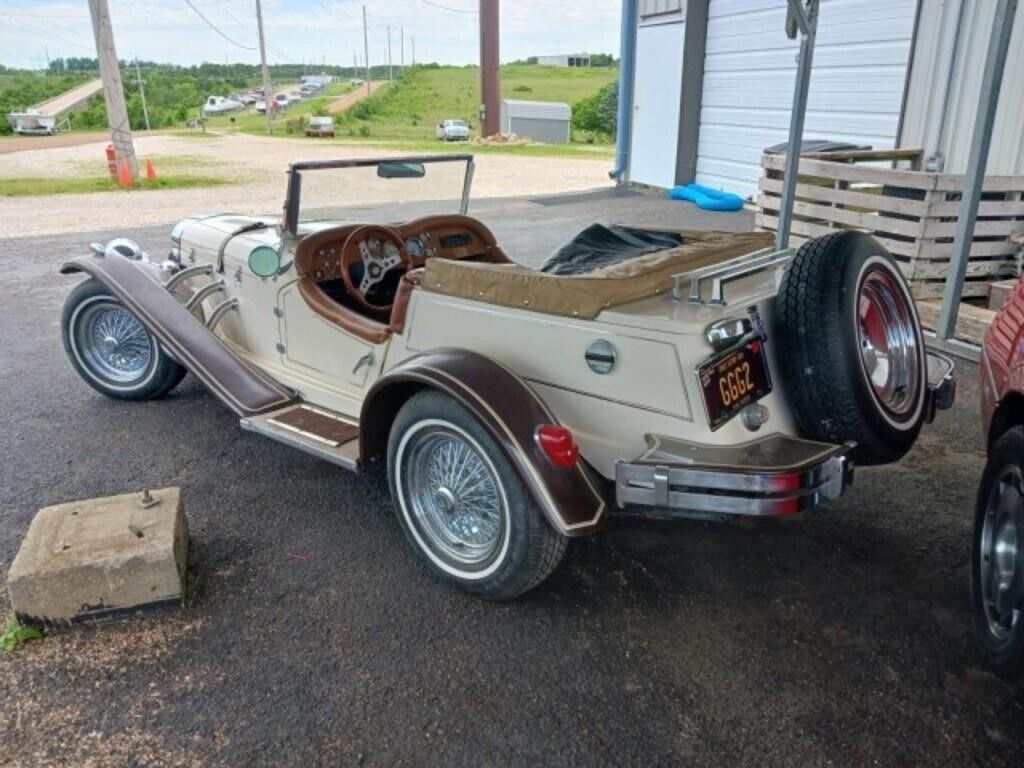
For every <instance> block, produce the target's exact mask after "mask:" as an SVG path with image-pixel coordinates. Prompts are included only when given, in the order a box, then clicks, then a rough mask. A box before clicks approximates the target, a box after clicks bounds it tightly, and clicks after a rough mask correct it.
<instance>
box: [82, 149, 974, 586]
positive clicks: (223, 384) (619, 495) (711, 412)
mask: <svg viewBox="0 0 1024 768" xmlns="http://www.w3.org/2000/svg"><path fill="white" fill-rule="evenodd" d="M453 168H457V169H458V178H459V179H461V182H462V186H463V189H462V195H461V198H459V200H458V201H457V202H456V203H455V210H454V211H452V212H450V213H447V214H431V215H425V216H418V217H416V218H411V219H408V220H403V221H393V222H392V223H390V224H386V225H385V224H380V223H368V222H366V221H361V222H348V221H344V220H338V218H337V217H338V216H339V215H340V214H338V213H337V212H335V213H334V214H333V215H334V217H335V219H334V220H324V219H323V218H321V214H322V210H321V209H315V210H314V209H313V208H312V207H307V204H306V201H305V195H304V189H306V188H307V187H309V188H316V184H315V182H314V179H321V180H322V179H324V178H327V177H328V176H330V177H331V178H332V180H333V179H335V178H336V177H338V176H344V175H345V173H346V172H349V173H352V172H357V171H358V172H361V173H364V174H366V175H367V176H368V177H372V179H374V180H375V181H376V182H380V183H384V184H387V185H390V187H389V190H390V194H391V195H392V196H394V195H399V196H400V195H401V190H402V186H403V185H404V184H414V185H415V184H417V183H419V184H423V183H426V181H427V180H429V179H430V177H431V174H433V173H435V172H437V171H438V169H442V170H444V169H447V170H449V171H450V170H451V169H453ZM367 172H369V173H367ZM472 173H473V160H472V157H471V156H468V155H441V156H435V157H407V158H397V159H387V160H379V159H375V160H361V161H352V160H346V161H337V162H305V163H294V164H292V166H291V167H290V170H289V176H288V189H287V196H286V199H285V205H284V214H283V218H281V219H280V220H277V219H276V217H251V216H239V215H233V214H213V215H201V216H193V217H190V218H188V219H185V220H184V221H182V222H181V223H179V224H178V225H177V226H175V227H174V229H173V231H172V233H171V241H172V242H171V251H170V256H169V257H168V258H165V259H159V260H155V259H151V258H150V257H148V256H147V255H146V254H145V253H143V252H142V250H141V249H140V248H139V247H138V246H137V245H135V244H134V243H132V242H130V241H127V240H114V241H112V242H110V243H108V244H107V245H105V246H102V245H95V246H93V253H92V255H89V256H84V257H81V258H77V259H74V260H72V261H70V262H69V263H67V264H65V265H64V267H63V268H62V271H63V272H64V273H79V272H81V273H85V274H86V275H88V276H89V279H88V280H86V281H84V282H82V283H80V284H79V285H78V286H77V287H76V288H75V289H74V290H73V291H72V293H71V295H70V296H69V298H68V300H67V303H66V306H65V309H64V313H63V324H62V327H63V337H64V344H65V348H66V350H67V354H68V357H69V359H70V361H71V363H72V365H73V366H74V367H75V369H76V370H77V371H78V373H79V374H80V375H81V377H82V378H83V379H84V380H85V381H86V382H87V383H88V384H90V385H91V386H92V387H94V388H95V389H96V390H98V391H100V392H102V393H103V394H105V395H108V396H110V397H114V398H121V399H125V400H142V399H151V398H157V397H161V396H163V395H166V394H167V393H168V392H170V391H171V390H172V389H173V388H174V386H175V385H176V384H177V383H178V382H179V381H181V379H182V377H183V376H184V375H185V372H186V371H189V372H191V373H192V374H193V376H195V377H196V378H197V379H199V380H200V381H202V382H203V383H204V384H205V385H206V386H207V387H208V388H209V390H210V391H211V392H212V393H213V394H214V395H215V396H216V397H217V398H219V399H220V400H221V401H222V402H223V403H224V405H226V406H227V407H228V408H230V409H231V410H232V411H234V412H235V413H236V414H237V415H238V416H239V418H240V420H241V426H242V428H244V429H247V430H251V431H253V432H256V433H259V434H261V435H265V436H267V437H269V438H271V439H274V440H278V441H280V442H282V443H285V444H287V445H290V446H292V447H295V448H298V449H300V450H303V451H307V452H309V453H312V454H314V455H316V456H319V457H321V458H323V459H325V460H327V461H331V462H334V463H336V464H339V465H341V466H343V467H346V468H349V469H353V470H355V469H358V468H359V467H360V466H362V465H364V464H365V463H366V462H369V461H373V460H375V459H379V460H381V461H385V462H386V464H387V471H388V476H389V482H390V488H391V493H392V495H393V498H394V501H395V506H396V510H397V515H398V519H399V521H400V523H401V526H402V528H403V529H404V531H405V533H406V535H407V537H408V539H409V541H410V543H411V544H412V547H413V548H414V549H415V550H416V551H417V552H418V553H419V555H421V556H422V557H423V558H424V560H425V561H426V563H427V564H428V565H429V566H430V568H431V569H433V571H434V572H436V573H437V574H439V575H440V576H442V577H444V578H446V579H448V580H450V581H452V582H454V583H456V584H457V585H459V586H460V587H462V588H464V589H466V590H469V591H471V592H474V593H477V594H480V595H483V596H487V597H491V598H499V599H501V598H511V597H514V596H516V595H518V594H521V593H522V592H524V591H526V590H528V589H530V588H531V587H533V586H534V585H536V584H538V583H539V582H540V581H542V580H543V579H544V578H545V577H547V576H548V575H549V574H550V573H551V572H552V571H553V570H554V568H555V567H556V566H557V565H558V563H559V560H560V559H561V557H562V554H563V552H564V551H565V547H566V542H567V540H568V538H570V537H573V536H582V535H585V534H589V533H592V532H594V531H596V530H597V529H598V528H599V527H600V526H601V525H602V524H603V523H604V522H605V521H606V520H607V518H608V516H609V515H610V514H612V513H614V512H617V511H622V512H632V513H639V514H650V515H657V516H663V517H664V516H668V517H703V518H721V517H728V516H736V515H789V514H793V513H796V512H801V511H805V510H810V509H813V508H814V507H816V506H818V505H819V504H821V503H822V502H824V501H827V500H829V499H835V498H837V497H838V496H839V495H840V494H841V493H842V492H843V491H844V489H845V488H846V487H847V485H848V484H849V483H850V481H851V479H852V473H853V466H854V464H855V463H857V462H859V463H862V464H879V463H885V462H893V461H896V460H898V459H899V458H900V457H901V456H903V454H904V453H906V451H907V450H908V449H909V448H910V447H911V446H912V445H913V443H914V441H915V439H916V437H917V435H918V432H919V430H920V429H921V427H922V424H924V423H926V422H928V421H930V420H931V419H932V418H933V416H934V414H935V411H936V409H937V408H945V407H948V406H949V405H950V404H951V402H952V398H953V392H954V387H953V365H952V363H951V362H950V361H949V360H948V359H947V358H944V357H941V356H938V355H935V354H932V353H930V352H927V351H926V349H925V346H924V340H923V338H922V334H921V328H920V325H919V323H918V319H917V315H916V312H915V308H914V303H913V301H912V299H911V296H910V293H909V291H908V288H907V285H906V283H905V281H904V279H903V277H902V275H901V273H900V271H899V269H898V268H897V266H896V265H895V264H894V262H893V261H892V260H891V258H890V257H889V256H888V255H887V254H886V252H885V251H884V250H883V249H882V248H881V247H880V246H879V245H878V243H876V242H875V241H874V240H873V239H872V238H870V237H868V236H867V235H864V234H861V233H855V232H837V233H835V234H830V235H827V236H825V237H822V238H820V239H817V240H813V241H811V242H809V243H807V244H805V245H804V246H803V247H801V248H800V250H799V251H798V252H796V253H794V252H793V251H792V250H789V249H784V250H776V249H775V248H773V247H771V236H770V235H769V234H767V233H758V232H750V233H742V234H735V233H732V234H728V233H721V232H672V231H655V230H638V229H630V228H626V227H603V226H599V225H595V226H594V227H590V228H588V229H586V230H585V231H584V232H582V233H580V235H579V236H578V237H576V238H574V239H573V240H572V241H571V242H569V243H566V244H565V245H564V246H563V247H561V248H560V249H558V251H557V252H556V253H555V254H553V255H552V257H551V258H550V259H549V260H548V262H547V263H546V264H545V265H544V267H543V268H542V269H529V268H526V267H524V266H520V265H518V264H516V263H513V262H512V261H511V260H510V259H509V258H508V256H507V255H506V254H505V252H504V251H503V250H502V247H501V244H500V243H499V242H498V241H497V240H496V238H495V237H494V235H493V234H492V232H491V230H490V229H489V228H488V227H487V226H485V225H484V223H483V222H481V221H479V220H478V219H476V218H473V217H471V216H469V215H467V206H468V201H469V193H470V185H471V180H472ZM340 183H341V182H340V181H332V182H331V184H328V185H326V186H324V185H321V186H322V188H324V189H326V190H328V191H329V190H330V189H334V188H336V187H335V186H332V185H334V184H340ZM310 185H312V186H310ZM430 189H433V188H432V187H431V188H430ZM368 194H369V193H368ZM360 215H361V216H363V215H365V216H366V217H367V218H370V217H371V214H369V213H360Z"/></svg>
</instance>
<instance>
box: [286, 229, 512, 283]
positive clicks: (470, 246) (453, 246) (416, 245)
mask: <svg viewBox="0 0 1024 768" xmlns="http://www.w3.org/2000/svg"><path fill="white" fill-rule="evenodd" d="M358 226H359V225H349V226H344V227H338V228H336V229H330V230H324V231H322V232H317V233H315V234H312V235H309V236H307V237H306V238H305V241H304V242H303V243H302V244H300V247H299V251H298V252H297V253H296V262H297V266H298V267H299V272H300V274H310V273H312V276H313V278H314V279H315V280H316V281H317V282H322V281H327V280H336V279H339V278H340V277H341V249H342V246H343V245H344V244H345V241H346V240H347V239H348V237H349V235H351V234H352V232H353V231H355V230H356V229H357V228H358ZM392 229H394V231H395V232H396V233H397V234H398V235H399V237H401V239H402V241H403V242H404V243H405V247H406V249H407V250H408V252H409V256H410V257H412V263H413V267H414V268H418V267H422V266H423V265H424V264H425V263H426V261H427V259H435V258H442V259H454V260H480V261H497V262H505V261H508V258H507V257H506V256H505V254H504V253H502V252H501V249H499V248H498V247H497V244H496V243H495V240H494V235H492V234H491V232H490V230H488V229H487V227H486V226H484V225H483V224H482V223H481V222H479V221H477V220H476V219H473V218H471V217H469V216H454V215H452V216H428V217H425V218H422V219H416V220H414V221H410V222H408V223H406V224H402V225H398V226H394V227H392ZM370 245H372V244H368V247H369V246H370Z"/></svg>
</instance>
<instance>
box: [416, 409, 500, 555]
mask: <svg viewBox="0 0 1024 768" xmlns="http://www.w3.org/2000/svg"><path fill="white" fill-rule="evenodd" d="M402 478H403V485H404V486H405V487H404V488H403V492H404V496H405V498H406V500H407V502H408V503H409V505H410V506H411V512H412V518H413V520H412V522H413V524H414V525H415V526H416V528H417V530H418V531H419V533H420V535H421V536H422V537H423V539H424V541H425V542H426V543H427V545H428V546H430V547H431V548H432V549H433V550H434V551H435V552H436V553H437V554H439V555H441V556H442V557H444V558H445V559H447V560H449V561H452V562H454V563H455V564H457V565H458V566H460V567H463V568H467V567H468V568H473V567H477V566H481V564H483V563H485V562H486V561H487V560H488V559H489V558H491V557H492V556H493V555H494V553H495V551H496V550H497V549H498V547H499V545H500V544H501V541H502V537H503V535H504V530H505V519H506V514H505V511H506V510H505V500H504V496H503V494H502V493H501V491H500V486H499V481H498V479H497V477H496V475H495V472H494V469H493V467H492V466H491V465H490V463H489V462H488V461H486V460H485V458H484V457H483V456H482V455H481V454H480V452H479V451H478V449H477V448H476V447H475V446H474V445H473V444H472V443H471V442H470V441H469V440H467V439H466V438H465V437H464V436H463V435H461V434H460V433H459V432H456V431H455V430H452V429H449V428H447V427H443V426H430V427H425V428H421V429H420V430H418V431H417V432H416V433H414V434H413V435H412V436H411V438H408V443H407V445H406V447H405V449H404V451H403V456H402Z"/></svg>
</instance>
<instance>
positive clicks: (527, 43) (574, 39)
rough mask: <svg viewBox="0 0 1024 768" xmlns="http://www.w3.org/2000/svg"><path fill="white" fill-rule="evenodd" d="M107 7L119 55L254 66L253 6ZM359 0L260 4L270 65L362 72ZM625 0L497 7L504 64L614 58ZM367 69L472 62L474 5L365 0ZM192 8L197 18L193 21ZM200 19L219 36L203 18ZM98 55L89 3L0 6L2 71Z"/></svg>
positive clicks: (526, 1)
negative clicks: (355, 66)
mask: <svg viewBox="0 0 1024 768" xmlns="http://www.w3.org/2000/svg"><path fill="white" fill-rule="evenodd" d="M191 2H192V5H194V6H195V9H196V10H193V9H192V8H190V7H189V5H188V3H187V2H186V0H109V4H110V15H111V19H112V21H113V26H114V37H115V44H116V46H117V54H118V56H119V57H120V58H122V59H132V58H134V57H136V56H138V57H139V58H140V59H144V60H149V61H159V62H170V63H173V64H199V63H201V62H203V61H211V62H224V61H225V59H226V60H227V61H229V62H248V63H258V62H259V51H258V48H257V32H256V12H255V0H191ZM363 4H364V3H363V2H361V1H360V0H263V16H264V27H265V30H266V36H267V39H268V41H269V43H268V45H269V49H268V51H267V58H268V61H269V62H270V63H272V64H285V63H291V62H301V63H318V62H321V61H326V62H327V63H329V64H340V65H346V66H347V65H351V64H352V63H353V57H354V56H357V57H358V59H359V62H360V66H362V64H363V28H362V27H363V25H362V6H363ZM621 4H622V2H621V0H550V1H548V0H503V2H502V3H501V60H502V61H510V60H513V59H521V58H526V57H528V56H537V55H544V54H553V53H577V52H586V53H614V54H615V55H618V47H619V18H620V12H621ZM365 5H366V12H367V17H368V25H369V38H370V41H369V46H370V63H371V64H384V63H387V28H388V26H389V25H390V27H391V56H392V61H393V62H394V63H395V64H398V63H400V61H401V58H402V51H401V31H402V28H403V27H404V32H405V61H406V63H407V64H408V63H412V48H413V45H415V51H416V61H417V62H427V61H436V62H439V63H442V64H469V63H474V62H475V61H476V60H477V57H478V48H477V45H478V27H477V24H478V20H477V15H476V8H477V2H476V0H365ZM197 10H198V13H197ZM199 14H202V15H203V16H205V17H206V18H207V19H208V20H209V22H210V23H212V24H213V25H214V26H216V27H217V28H219V29H220V31H221V32H222V33H223V36H222V35H221V34H219V33H218V32H217V31H215V30H213V29H211V27H210V26H209V25H208V24H207V23H206V22H205V21H203V19H202V18H200V15H199ZM61 56H63V57H71V56H89V57H94V56H95V47H94V44H93V37H92V26H91V23H90V20H89V6H88V1H87V0H0V64H3V65H5V66H8V67H25V68H42V67H45V66H46V61H47V57H49V58H50V59H54V58H57V57H61Z"/></svg>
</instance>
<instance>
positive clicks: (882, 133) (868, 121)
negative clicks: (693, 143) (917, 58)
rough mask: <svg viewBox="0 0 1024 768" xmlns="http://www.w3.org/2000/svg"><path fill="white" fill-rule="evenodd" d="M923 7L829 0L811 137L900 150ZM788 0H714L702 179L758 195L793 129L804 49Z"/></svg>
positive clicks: (809, 122) (912, 1)
mask: <svg viewBox="0 0 1024 768" xmlns="http://www.w3.org/2000/svg"><path fill="white" fill-rule="evenodd" d="M916 8H917V2H916V0H822V3H821V13H820V16H819V20H818V33H817V44H816V46H815V50H814V69H813V72H812V75H811V89H810V95H809V99H808V108H807V117H806V123H805V126H804V139H805V140H807V139H834V140H837V141H849V142H856V143H860V144H870V145H871V146H873V147H875V148H886V147H892V146H894V145H895V143H896V134H897V130H898V128H899V121H900V109H901V106H902V102H903V90H904V84H905V81H906V73H907V63H908V60H909V57H910V48H911V39H912V37H913V32H914V17H915V13H916ZM785 19H786V3H785V0H711V5H710V7H709V13H708V31H707V48H706V52H705V61H704V92H703V97H702V102H701V119H700V137H699V139H698V148H697V181H698V182H699V183H701V184H706V185H708V186H711V187H716V188H722V189H727V190H729V191H731V192H736V193H738V194H741V195H744V196H754V195H755V194H756V191H757V180H758V178H759V177H760V175H761V152H762V150H763V149H764V148H765V147H768V146H771V145H773V144H778V143H780V142H784V141H785V140H786V138H787V133H788V130H789V117H790V110H791V107H792V103H793V85H794V81H795V77H796V54H797V50H798V48H799V42H798V41H796V40H790V39H789V38H787V37H786V35H785V32H784V24H785Z"/></svg>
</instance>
